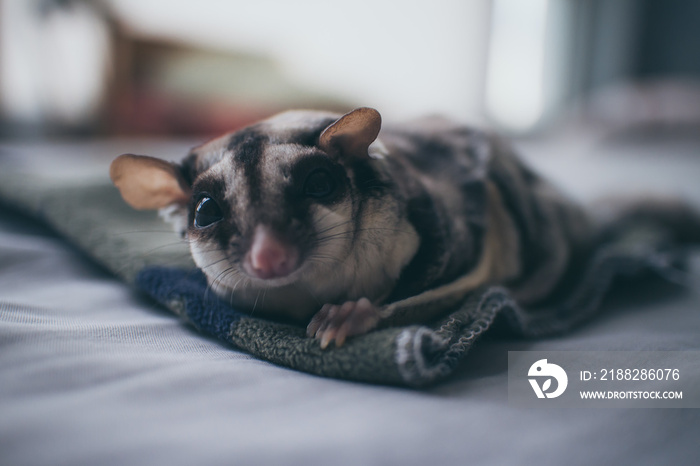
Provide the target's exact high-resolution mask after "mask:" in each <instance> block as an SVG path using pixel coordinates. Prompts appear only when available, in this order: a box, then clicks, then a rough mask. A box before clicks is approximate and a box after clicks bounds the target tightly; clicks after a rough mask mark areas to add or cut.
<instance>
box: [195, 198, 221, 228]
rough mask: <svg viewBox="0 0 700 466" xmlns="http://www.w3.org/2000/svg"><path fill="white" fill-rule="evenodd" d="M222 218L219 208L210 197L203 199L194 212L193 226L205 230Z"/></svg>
mask: <svg viewBox="0 0 700 466" xmlns="http://www.w3.org/2000/svg"><path fill="white" fill-rule="evenodd" d="M223 218H224V214H223V213H222V212H221V207H219V204H217V203H216V201H215V200H214V199H212V198H210V197H203V198H202V200H200V201H199V203H198V204H197V208H196V209H195V211H194V226H195V227H197V228H205V227H208V226H209V225H213V224H215V223H216V222H218V221H220V220H221V219H223Z"/></svg>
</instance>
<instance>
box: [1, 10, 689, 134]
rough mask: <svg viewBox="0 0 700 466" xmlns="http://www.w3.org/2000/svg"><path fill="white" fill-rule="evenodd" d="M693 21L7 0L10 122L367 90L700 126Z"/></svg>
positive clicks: (132, 128) (525, 125)
mask: <svg viewBox="0 0 700 466" xmlns="http://www.w3.org/2000/svg"><path fill="white" fill-rule="evenodd" d="M698 24H700V2H697V1H695V0H432V1H417V0H405V1H402V2H396V1H395V0H356V1H353V2H333V1H327V0H295V1H284V0H255V1H252V0H249V1H240V0H231V1H226V0H198V1H197V2H192V1H186V0H103V1H89V0H0V110H1V113H0V135H1V136H2V137H4V138H20V137H53V136H57V135H59V136H60V135H70V136H78V135H80V136H106V135H108V136H111V135H134V134H138V135H185V136H186V135H209V134H215V133H218V132H223V131H228V130H231V129H235V128H237V127H240V126H242V125H245V124H248V123H250V122H252V121H254V120H255V119H258V118H261V117H264V116H267V115H269V114H271V113H274V112H277V111H280V110H283V109H287V108H291V107H302V108H324V109H332V110H337V111H341V112H342V111H348V110H350V109H352V108H353V107H355V106H360V105H368V106H373V107H375V108H377V109H379V110H380V112H381V113H382V114H383V115H384V116H385V117H386V118H387V119H392V120H396V119H402V118H410V117H413V116H417V115H422V114H426V113H440V114H446V115H448V116H450V117H452V118H456V119H458V120H460V121H463V122H466V123H472V124H478V125H481V126H491V127H495V128H497V129H499V130H502V131H506V132H511V133H516V134H524V135H527V134H539V133H542V132H547V131H552V130H555V129H556V128H558V127H561V125H562V122H567V124H572V122H574V123H575V124H586V125H594V126H595V125H598V126H600V127H605V128H646V129H645V130H648V129H650V128H652V129H653V128H666V129H668V128H686V129H687V128H690V129H691V130H693V131H695V130H696V129H697V128H698V127H700V90H699V89H700V87H699V86H698V84H697V83H698V78H700V32H699V30H698V26H697V25H698Z"/></svg>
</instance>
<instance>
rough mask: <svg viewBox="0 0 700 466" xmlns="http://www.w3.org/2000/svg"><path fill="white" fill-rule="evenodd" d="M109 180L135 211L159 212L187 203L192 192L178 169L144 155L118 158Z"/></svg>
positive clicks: (128, 155)
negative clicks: (150, 210) (164, 208)
mask: <svg viewBox="0 0 700 466" xmlns="http://www.w3.org/2000/svg"><path fill="white" fill-rule="evenodd" d="M109 176H110V177H111V178H112V182H113V183H114V185H115V186H116V187H117V188H119V191H120V192H121V195H122V197H123V198H124V200H125V201H126V203H127V204H129V205H130V206H131V207H133V208H135V209H140V210H141V209H161V208H163V207H168V206H171V205H180V206H184V205H186V204H187V203H188V202H189V199H190V195H191V189H190V187H189V186H188V185H187V183H186V181H185V179H184V178H183V176H182V174H181V173H180V170H179V169H178V167H177V165H175V164H173V163H170V162H166V161H165V160H161V159H157V158H155V157H147V156H145V155H132V154H124V155H120V156H119V157H117V158H116V159H114V161H113V162H112V165H111V166H110V167H109Z"/></svg>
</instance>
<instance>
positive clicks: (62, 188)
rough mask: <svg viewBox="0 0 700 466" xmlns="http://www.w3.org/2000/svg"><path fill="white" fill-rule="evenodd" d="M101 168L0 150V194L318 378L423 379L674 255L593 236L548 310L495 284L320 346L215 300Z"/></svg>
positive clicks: (544, 329) (636, 234) (662, 266)
mask: <svg viewBox="0 0 700 466" xmlns="http://www.w3.org/2000/svg"><path fill="white" fill-rule="evenodd" d="M66 163H69V162H66ZM54 166H55V165H54ZM107 171H108V165H107V163H105V164H104V167H103V168H101V169H100V170H98V171H97V172H94V173H93V172H91V173H83V174H81V173H79V170H73V169H71V168H70V167H66V169H65V170H62V171H60V172H61V173H58V172H57V171H56V170H55V169H51V168H48V167H47V166H45V165H44V164H41V165H35V166H34V167H33V168H32V167H29V166H28V165H27V163H26V162H25V163H17V162H16V161H14V160H10V158H9V157H8V156H7V155H5V156H3V157H0V202H2V203H4V204H6V205H7V206H9V207H11V208H17V209H21V210H22V211H24V212H28V213H30V214H32V215H34V216H36V217H37V218H40V219H42V220H43V221H45V222H47V223H48V224H49V225H51V226H52V227H53V228H54V229H55V230H56V231H57V232H58V233H59V234H61V235H63V236H64V237H65V239H66V240H67V241H70V242H71V243H73V244H74V245H76V246H77V247H79V248H80V249H82V250H83V251H84V252H86V253H87V254H88V255H89V256H91V257H92V258H93V259H94V260H96V261H97V262H99V263H100V264H102V265H103V266H105V267H106V268H108V269H109V270H110V271H112V272H113V273H114V274H115V275H117V276H118V277H120V278H121V279H122V280H124V281H125V282H127V283H129V284H131V285H133V286H135V287H137V288H139V289H141V290H143V291H144V292H146V293H148V294H149V295H150V296H152V297H153V298H155V299H156V300H157V301H158V302H160V303H161V304H162V305H164V306H166V307H167V308H169V309H170V310H172V311H173V312H174V313H176V314H177V315H179V316H180V317H182V318H183V319H185V320H186V321H188V322H189V323H191V324H192V325H193V326H194V327H196V328H197V329H199V330H200V331H202V332H204V333H207V334H210V335H214V336H216V337H218V338H220V339H222V340H224V341H226V342H227V343H229V344H231V345H232V346H233V347H235V348H238V349H240V350H243V351H246V352H248V353H250V354H252V355H254V356H256V357H259V358H261V359H264V360H267V361H271V362H273V363H275V364H279V365H283V366H287V367H290V368H293V369H297V370H301V371H305V372H309V373H313V374H317V375H321V376H327V377H336V378H342V379H349V380H356V381H364V382H370V383H380V384H394V385H408V386H426V385H429V384H433V383H435V382H437V381H440V380H442V379H444V378H445V377H447V376H448V375H449V374H450V373H452V372H453V371H454V369H455V368H456V366H457V365H458V364H459V362H460V361H461V360H462V359H463V358H464V357H465V355H466V354H467V353H468V352H469V350H470V348H471V347H472V346H473V345H474V343H475V342H476V341H477V340H478V339H479V337H480V336H481V335H482V334H483V333H484V332H487V331H489V329H491V328H492V327H493V324H494V322H495V321H497V320H498V321H501V322H500V323H501V325H500V327H502V328H505V329H507V330H509V331H510V332H512V333H514V334H517V335H521V336H523V337H538V336H545V335H552V334H556V333H560V332H564V331H566V330H568V329H570V328H571V327H572V326H574V325H576V324H578V323H580V322H582V321H584V320H586V319H588V318H590V317H591V316H592V315H593V314H594V313H595V312H596V310H597V307H598V304H599V303H600V300H601V298H602V297H603V295H604V293H605V292H606V291H607V290H608V288H609V285H610V284H611V283H612V281H613V279H614V278H615V277H616V276H619V275H621V274H634V273H638V272H640V271H643V270H648V269H652V270H655V271H657V272H660V273H661V274H664V273H666V272H667V271H669V270H670V267H671V264H672V262H673V261H672V260H671V256H670V254H672V253H673V250H672V249H668V247H667V246H668V245H663V244H662V243H661V241H660V236H659V235H657V234H655V232H653V231H630V232H627V233H626V234H624V235H622V236H620V237H618V238H616V239H615V240H611V241H610V242H607V243H605V244H601V245H600V247H599V248H598V250H597V252H596V254H594V256H593V257H592V258H591V260H590V261H589V263H588V264H587V266H586V267H585V269H583V270H581V271H580V272H581V273H580V274H579V277H580V278H579V279H578V280H577V282H576V284H575V286H574V287H573V288H572V291H571V292H570V293H569V294H568V295H567V296H565V297H563V298H562V299H561V300H560V301H559V302H558V303H555V304H552V305H550V306H548V307H547V308H543V309H522V308H520V307H519V306H518V305H517V304H516V303H515V302H514V301H513V300H512V299H511V297H510V296H509V294H508V292H507V290H505V289H503V288H500V287H492V288H488V289H480V290H477V291H475V292H474V293H472V294H471V295H470V296H469V297H467V299H465V300H464V302H463V303H461V305H460V306H459V307H458V308H457V309H453V310H451V311H450V312H448V313H447V314H446V315H445V317H444V318H442V319H440V320H438V321H435V322H430V323H426V324H424V325H411V326H406V327H395V328H385V329H380V330H377V331H374V332H371V333H369V334H367V335H364V336H360V337H355V338H351V339H350V340H348V341H347V342H346V344H345V345H344V346H342V347H340V348H334V347H331V348H328V349H326V350H322V349H321V348H320V347H319V343H318V341H316V340H313V339H310V338H307V337H306V336H305V330H304V329H303V328H301V327H296V326H290V325H285V324H282V323H277V322H272V321H269V320H264V319H261V318H257V317H254V316H250V315H248V314H246V313H245V312H242V311H240V310H237V309H232V308H231V307H230V306H229V305H228V304H227V303H224V302H222V301H220V300H218V299H217V297H216V296H214V294H213V293H211V292H210V291H209V290H208V288H207V284H206V281H205V278H204V276H203V274H202V273H201V272H199V271H198V270H197V269H196V268H195V267H194V264H193V262H192V260H191V258H190V255H189V251H188V248H187V245H186V243H185V242H184V241H182V240H181V239H180V238H179V237H178V236H177V235H175V234H174V233H172V232H170V231H169V230H168V227H167V226H166V225H165V224H164V223H163V222H162V221H161V220H160V219H159V218H158V217H157V215H155V214H154V213H151V212H138V211H135V210H132V209H131V208H130V207H128V206H127V205H126V204H124V202H123V201H122V200H121V197H120V196H119V193H118V192H117V190H116V188H114V187H113V186H112V185H111V183H110V181H109V178H108V175H107ZM75 299H80V297H79V296H77V297H76V298H75Z"/></svg>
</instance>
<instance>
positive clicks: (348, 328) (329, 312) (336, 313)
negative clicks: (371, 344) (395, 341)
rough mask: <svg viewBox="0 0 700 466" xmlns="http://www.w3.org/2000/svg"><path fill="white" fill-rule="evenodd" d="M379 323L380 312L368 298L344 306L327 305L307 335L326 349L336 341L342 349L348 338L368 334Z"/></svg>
mask: <svg viewBox="0 0 700 466" xmlns="http://www.w3.org/2000/svg"><path fill="white" fill-rule="evenodd" d="M378 322H379V310H378V309H377V307H376V306H375V305H374V304H372V303H371V302H370V300H369V299H367V298H361V299H359V300H357V301H347V302H345V303H343V304H326V305H325V306H323V307H322V308H321V310H320V311H318V313H316V315H315V316H314V317H313V318H312V319H311V322H309V325H308V327H307V328H306V335H307V336H309V337H314V338H316V339H317V340H319V341H320V343H321V348H322V349H326V348H327V347H328V345H329V344H330V343H331V342H332V341H334V340H335V346H336V347H340V346H342V345H343V343H345V340H346V339H347V337H351V336H355V335H361V334H363V333H367V332H368V331H370V330H372V329H373V328H374V327H376V325H377V323H378Z"/></svg>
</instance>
